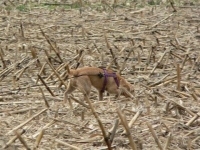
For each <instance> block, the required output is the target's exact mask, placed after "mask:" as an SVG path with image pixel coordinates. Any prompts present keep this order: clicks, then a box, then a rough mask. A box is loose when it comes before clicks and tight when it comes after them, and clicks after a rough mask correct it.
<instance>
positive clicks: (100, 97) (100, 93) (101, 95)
mask: <svg viewBox="0 0 200 150" xmlns="http://www.w3.org/2000/svg"><path fill="white" fill-rule="evenodd" d="M102 100H103V92H102V91H101V90H100V91H99V101H102Z"/></svg>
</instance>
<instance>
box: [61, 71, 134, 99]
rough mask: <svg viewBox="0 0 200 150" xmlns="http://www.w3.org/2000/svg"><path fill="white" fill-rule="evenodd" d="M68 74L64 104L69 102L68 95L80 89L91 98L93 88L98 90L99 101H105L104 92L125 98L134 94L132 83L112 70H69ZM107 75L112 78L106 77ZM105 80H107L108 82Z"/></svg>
mask: <svg viewBox="0 0 200 150" xmlns="http://www.w3.org/2000/svg"><path fill="white" fill-rule="evenodd" d="M68 73H69V78H70V81H69V84H68V87H67V90H66V92H65V93H64V102H66V101H67V99H68V94H70V93H71V92H73V91H74V90H75V89H79V90H80V91H81V92H82V93H83V94H84V95H87V96H88V97H89V95H90V92H91V87H92V86H93V87H95V88H96V89H97V90H98V92H99V100H103V92H104V90H106V91H108V93H111V94H116V96H117V97H118V96H120V94H121V95H124V96H125V97H131V94H130V93H133V92H134V88H133V86H132V85H131V84H130V83H128V82H127V81H126V80H125V79H124V78H123V77H121V76H120V75H119V74H118V73H116V74H115V73H114V72H113V71H112V70H110V69H104V70H103V69H102V68H97V67H83V68H79V69H76V70H73V69H71V70H68ZM105 75H110V76H107V77H105ZM114 77H115V78H116V79H115V78H114ZM105 78H107V79H106V81H105ZM104 82H106V83H104ZM118 86H119V87H118ZM127 91H128V92H127Z"/></svg>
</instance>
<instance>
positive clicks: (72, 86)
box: [64, 80, 76, 104]
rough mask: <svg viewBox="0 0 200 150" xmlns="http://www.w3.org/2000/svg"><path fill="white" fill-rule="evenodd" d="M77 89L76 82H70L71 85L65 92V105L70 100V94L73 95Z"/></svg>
mask: <svg viewBox="0 0 200 150" xmlns="http://www.w3.org/2000/svg"><path fill="white" fill-rule="evenodd" d="M75 89H76V87H75V84H74V81H71V80H70V81H69V84H68V86H67V90H66V91H65V93H64V104H65V103H66V102H67V100H68V95H69V94H70V93H72V92H73V91H74V90H75Z"/></svg>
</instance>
